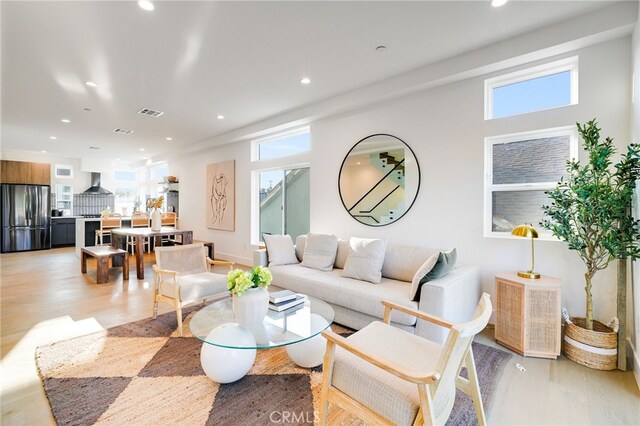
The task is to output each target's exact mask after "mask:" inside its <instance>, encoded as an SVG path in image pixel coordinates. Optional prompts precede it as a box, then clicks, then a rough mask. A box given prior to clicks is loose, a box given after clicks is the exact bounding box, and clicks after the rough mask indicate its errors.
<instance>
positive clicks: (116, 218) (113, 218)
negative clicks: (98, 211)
mask: <svg viewBox="0 0 640 426" xmlns="http://www.w3.org/2000/svg"><path fill="white" fill-rule="evenodd" d="M121 227H122V215H121V214H120V213H105V214H103V215H102V217H101V218H100V229H96V239H95V245H97V246H102V245H104V237H105V236H107V237H109V243H111V230H112V229H115V228H121Z"/></svg>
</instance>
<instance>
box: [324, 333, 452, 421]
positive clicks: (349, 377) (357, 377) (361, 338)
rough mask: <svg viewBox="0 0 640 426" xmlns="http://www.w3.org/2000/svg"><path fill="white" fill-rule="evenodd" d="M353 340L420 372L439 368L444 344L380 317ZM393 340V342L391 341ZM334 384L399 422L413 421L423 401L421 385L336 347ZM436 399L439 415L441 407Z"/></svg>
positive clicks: (380, 357) (366, 349)
mask: <svg viewBox="0 0 640 426" xmlns="http://www.w3.org/2000/svg"><path fill="white" fill-rule="evenodd" d="M347 340H348V341H349V343H351V344H352V345H354V346H356V347H357V348H359V349H361V350H363V351H365V352H367V353H369V354H375V356H376V357H377V358H379V359H382V360H384V361H388V362H389V363H392V364H395V365H398V366H401V367H402V368H404V369H406V370H409V371H411V372H412V373H414V374H418V375H420V374H421V375H425V376H426V375H428V374H429V373H431V372H433V371H435V370H436V367H437V362H438V360H439V358H440V354H441V352H442V346H440V345H438V344H437V343H433V342H431V341H429V340H427V339H423V338H422V337H418V336H415V335H413V334H410V333H407V332H406V331H403V330H400V329H398V328H396V327H392V326H389V325H387V324H384V323H381V322H379V321H375V322H372V323H371V324H369V325H368V326H366V327H365V328H363V329H362V330H360V331H358V332H356V333H354V334H352V335H351V336H349V337H348V338H347ZM391 343H392V344H391ZM332 385H333V386H334V387H336V388H337V389H339V390H340V391H342V392H344V393H345V394H347V395H348V396H350V397H351V398H353V399H355V400H356V401H358V402H360V403H361V404H363V405H365V406H366V407H369V408H371V409H372V410H373V411H375V412H377V413H378V414H380V415H381V416H383V417H385V418H386V419H388V420H390V421H391V422H393V423H395V424H399V425H410V424H412V423H413V421H414V419H415V417H416V415H417V413H418V408H419V405H420V399H419V397H418V387H417V385H416V384H414V383H410V382H407V381H405V380H403V379H400V378H398V377H396V376H395V375H393V374H391V373H388V372H387V371H385V370H383V369H381V368H378V367H376V366H375V365H373V364H370V363H368V362H366V361H364V360H362V359H361V358H359V357H357V356H356V355H353V354H351V353H350V352H348V351H346V350H344V349H342V348H340V347H336V352H335V364H334V367H333V377H332ZM436 405H438V404H436V402H435V401H434V411H436V413H435V414H436V417H437V416H438V411H437V409H436V407H435V406H436Z"/></svg>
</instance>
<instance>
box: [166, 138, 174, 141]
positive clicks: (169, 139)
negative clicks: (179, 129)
mask: <svg viewBox="0 0 640 426" xmlns="http://www.w3.org/2000/svg"><path fill="white" fill-rule="evenodd" d="M164 139H165V140H167V141H172V140H173V138H164Z"/></svg>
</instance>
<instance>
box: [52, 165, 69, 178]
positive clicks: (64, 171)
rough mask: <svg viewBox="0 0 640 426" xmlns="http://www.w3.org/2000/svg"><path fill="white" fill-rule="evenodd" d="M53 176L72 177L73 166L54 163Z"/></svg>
mask: <svg viewBox="0 0 640 426" xmlns="http://www.w3.org/2000/svg"><path fill="white" fill-rule="evenodd" d="M55 176H56V177H57V178H63V179H72V178H73V166H65V165H62V164H56V172H55Z"/></svg>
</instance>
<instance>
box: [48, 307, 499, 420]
mask: <svg viewBox="0 0 640 426" xmlns="http://www.w3.org/2000/svg"><path fill="white" fill-rule="evenodd" d="M198 308H199V307H194V308H191V309H185V310H184V311H183V312H184V314H183V315H184V317H185V318H184V321H185V325H184V330H185V337H178V336H177V333H176V327H177V324H176V318H175V314H174V313H168V314H164V315H160V316H158V319H157V320H153V319H151V318H149V319H145V320H141V321H136V322H132V323H129V324H124V325H122V326H118V327H114V328H110V329H108V330H104V331H101V332H98V333H93V334H89V335H86V336H81V337H77V338H74V339H70V340H65V341H62V342H57V343H53V344H51V345H47V346H42V347H39V348H38V349H37V350H36V364H37V366H38V371H39V373H40V376H41V378H42V381H43V383H44V388H45V392H46V394H47V398H48V399H49V403H50V404H51V409H52V411H53V415H54V417H55V419H56V421H57V423H58V424H61V425H92V424H100V425H109V424H113V425H134V424H135V425H159V424H163V425H164V424H182V425H268V424H312V423H313V422H314V412H316V411H317V407H318V402H319V391H320V384H321V381H322V367H317V368H315V369H312V370H308V369H304V368H300V367H297V366H296V365H295V364H293V363H292V362H291V361H290V360H289V358H288V356H287V353H286V351H285V349H284V348H276V349H269V350H260V351H258V355H257V359H256V363H255V365H254V366H253V368H252V369H251V371H250V372H249V374H248V375H247V376H245V377H244V378H243V379H241V380H239V381H237V382H235V383H231V384H227V385H219V384H217V383H214V382H213V381H211V380H210V379H209V378H208V377H207V376H205V375H204V372H203V371H202V368H201V366H200V348H201V346H202V344H201V342H200V341H199V340H198V339H196V338H195V337H193V336H191V335H190V334H189V331H188V330H189V324H188V322H189V319H190V318H191V316H192V315H193V313H194V312H195V310H196V309H198ZM332 328H333V330H334V331H335V332H337V333H341V334H349V333H350V332H351V331H350V330H349V329H346V328H344V327H341V326H339V325H335V324H334V325H332ZM473 345H474V347H473V348H474V351H475V352H474V355H475V359H476V363H477V365H478V374H479V377H480V387H481V392H482V397H483V400H484V403H485V407H487V414H488V412H489V411H488V408H489V407H490V404H491V401H492V399H493V393H494V391H495V386H496V384H497V381H498V379H499V377H500V375H501V374H502V369H503V368H504V365H505V364H506V362H507V360H508V359H509V358H510V357H511V355H510V354H509V353H507V352H504V351H501V350H499V349H494V348H490V347H488V346H485V345H482V344H478V343H474V344H473ZM329 414H330V417H329V419H328V420H329V421H328V423H329V424H331V425H351V424H362V423H361V422H360V421H359V420H357V419H356V418H354V417H352V416H350V415H349V414H347V413H346V412H344V411H343V410H341V409H339V408H337V407H335V406H333V405H330V410H329ZM315 420H317V417H316V418H315ZM475 422H476V417H475V412H474V410H473V404H472V403H471V399H470V398H468V397H467V396H466V395H464V394H462V393H460V392H458V395H457V398H456V403H455V406H454V408H453V412H452V414H451V418H450V419H449V423H448V424H453V425H469V424H474V423H475Z"/></svg>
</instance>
